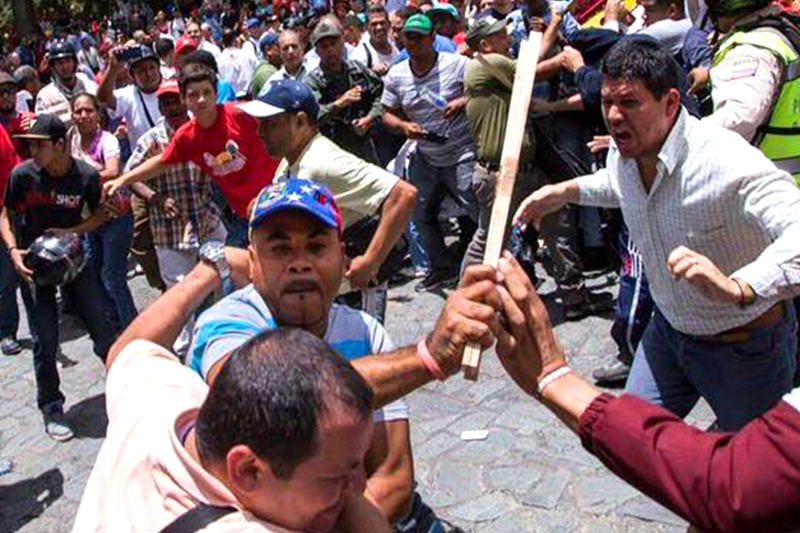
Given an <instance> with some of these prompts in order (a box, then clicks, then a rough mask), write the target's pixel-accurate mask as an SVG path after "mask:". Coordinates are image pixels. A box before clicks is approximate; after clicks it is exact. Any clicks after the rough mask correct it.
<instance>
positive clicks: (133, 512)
mask: <svg viewBox="0 0 800 533" xmlns="http://www.w3.org/2000/svg"><path fill="white" fill-rule="evenodd" d="M207 394H208V386H207V385H206V384H205V383H204V382H203V380H202V379H201V378H200V376H198V375H197V374H196V373H194V372H192V371H191V370H190V369H188V368H186V367H185V366H183V365H182V364H181V363H180V361H178V359H177V358H176V357H175V356H174V355H172V354H171V353H169V352H168V351H167V350H165V349H164V348H162V347H161V346H158V345H157V344H154V343H152V342H149V341H143V340H136V341H133V342H131V343H130V344H128V346H126V347H125V349H124V350H122V352H120V354H119V356H118V357H117V360H116V361H115V362H114V365H113V366H112V367H111V370H110V371H109V373H108V378H107V379H106V411H107V413H108V429H107V431H106V439H105V442H103V446H102V447H101V448H100V453H99V454H98V455H97V460H96V461H95V464H94V468H92V473H91V475H90V476H89V481H88V482H87V484H86V490H85V491H84V493H83V498H81V504H80V507H79V508H78V514H77V516H76V517H75V525H74V526H73V528H72V531H73V532H74V533H85V532H87V531H91V532H108V533H117V532H119V531H125V532H126V533H128V532H129V533H139V532H141V533H153V532H154V531H160V530H161V529H163V528H164V527H166V526H167V524H169V523H171V522H172V521H173V520H174V519H175V518H177V517H178V516H180V515H182V514H183V513H185V512H186V511H188V510H189V509H192V508H193V507H195V506H196V505H197V504H198V503H201V502H202V503H210V504H213V505H225V506H234V507H239V504H238V502H237V501H236V498H235V497H234V495H233V494H231V492H230V491H229V490H228V489H227V488H226V487H225V485H223V484H222V483H221V482H220V481H219V480H218V479H216V478H215V477H213V476H212V475H211V474H209V473H208V472H207V471H206V470H205V469H203V467H202V466H201V465H200V464H198V463H197V462H196V461H195V460H194V458H193V457H192V456H191V455H189V453H188V452H187V451H186V449H185V448H184V446H183V444H182V442H181V438H182V436H183V435H185V434H186V432H187V431H188V430H189V429H190V428H191V427H192V426H193V425H194V422H195V420H196V419H197V413H198V411H199V409H200V406H201V405H202V404H203V401H205V398H206V395H207ZM202 531H204V532H207V533H212V532H220V533H221V532H229V533H232V532H234V531H236V532H246V533H257V532H260V533H264V532H287V531H288V530H286V529H284V528H281V527H278V526H275V525H272V524H269V523H267V522H264V521H262V520H259V519H257V518H255V517H254V516H253V515H252V514H251V513H248V512H247V511H240V512H234V513H231V514H229V515H227V516H226V517H224V518H221V519H219V520H217V521H215V522H213V523H212V524H210V525H209V526H207V527H206V528H204V529H203V530H202Z"/></svg>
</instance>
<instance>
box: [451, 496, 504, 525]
mask: <svg viewBox="0 0 800 533" xmlns="http://www.w3.org/2000/svg"><path fill="white" fill-rule="evenodd" d="M517 508H518V507H517V504H516V503H515V502H514V499H513V498H511V497H510V496H507V495H505V494H500V493H498V492H490V493H488V494H484V495H483V496H480V497H479V498H476V499H474V500H472V501H470V502H467V503H463V504H461V505H457V506H455V507H451V508H450V509H448V513H449V514H450V515H451V516H453V517H456V518H458V519H459V520H463V521H465V522H487V521H490V520H496V519H497V518H500V517H501V516H505V515H508V514H510V513H512V512H513V511H514V510H515V509H517Z"/></svg>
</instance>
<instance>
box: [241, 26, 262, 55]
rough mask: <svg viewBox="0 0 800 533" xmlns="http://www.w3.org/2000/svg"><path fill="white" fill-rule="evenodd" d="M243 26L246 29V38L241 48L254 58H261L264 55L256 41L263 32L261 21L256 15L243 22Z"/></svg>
mask: <svg viewBox="0 0 800 533" xmlns="http://www.w3.org/2000/svg"><path fill="white" fill-rule="evenodd" d="M245 28H246V29H247V40H246V41H245V42H244V45H243V46H242V49H243V50H244V51H246V52H249V53H251V54H252V55H253V57H254V58H256V60H259V59H263V58H264V56H263V55H262V53H261V47H260V46H259V43H258V41H259V39H261V34H263V33H264V28H262V27H261V21H260V20H258V19H257V18H256V17H251V18H249V19H247V22H245Z"/></svg>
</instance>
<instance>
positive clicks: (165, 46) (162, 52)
mask: <svg viewBox="0 0 800 533" xmlns="http://www.w3.org/2000/svg"><path fill="white" fill-rule="evenodd" d="M173 50H175V43H173V42H172V40H171V39H166V38H164V37H162V38H161V39H159V40H158V41H156V54H157V55H158V57H160V58H161V59H164V58H165V57H167V56H168V55H169V53H170V52H172V51H173Z"/></svg>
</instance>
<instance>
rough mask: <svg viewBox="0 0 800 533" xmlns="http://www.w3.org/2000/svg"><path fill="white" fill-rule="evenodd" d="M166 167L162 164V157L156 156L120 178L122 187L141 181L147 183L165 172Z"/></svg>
mask: <svg viewBox="0 0 800 533" xmlns="http://www.w3.org/2000/svg"><path fill="white" fill-rule="evenodd" d="M165 166H166V165H165V164H164V163H162V162H161V155H154V156H153V157H151V158H150V159H148V160H147V161H145V162H144V163H142V164H141V165H139V166H138V167H136V168H134V169H133V170H131V171H130V172H127V173H125V174H123V175H122V176H120V177H119V180H120V181H121V182H122V185H132V184H134V183H138V182H140V181H147V180H149V179H152V178H154V177H155V176H156V175H157V174H159V173H161V172H163V170H164V167H165Z"/></svg>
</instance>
